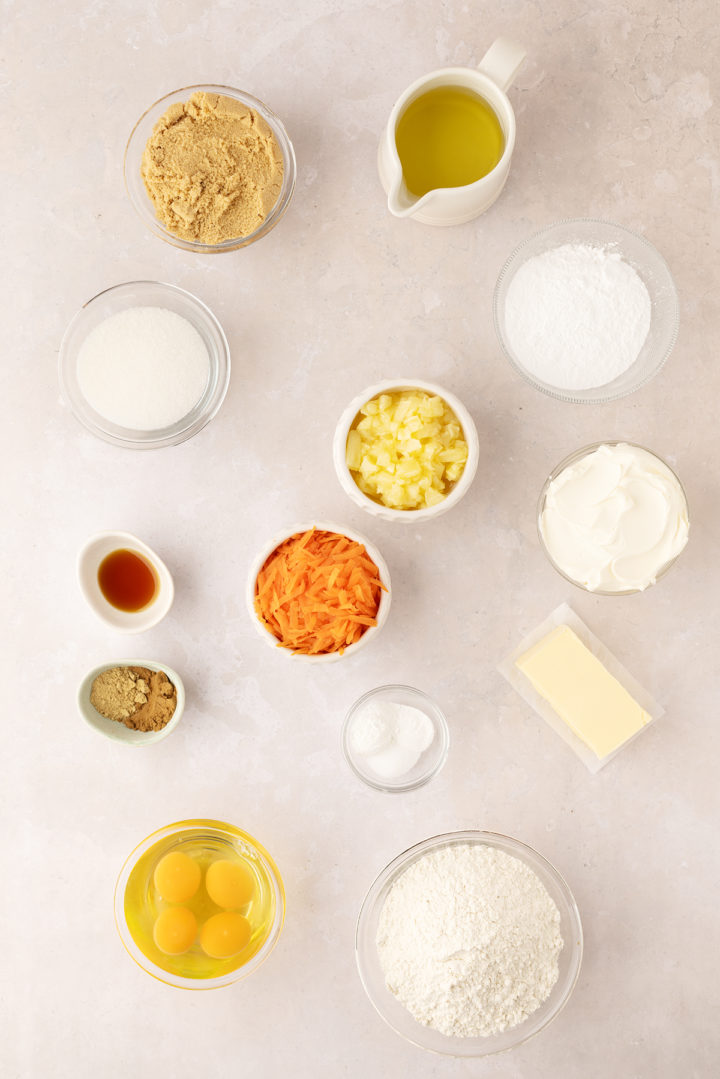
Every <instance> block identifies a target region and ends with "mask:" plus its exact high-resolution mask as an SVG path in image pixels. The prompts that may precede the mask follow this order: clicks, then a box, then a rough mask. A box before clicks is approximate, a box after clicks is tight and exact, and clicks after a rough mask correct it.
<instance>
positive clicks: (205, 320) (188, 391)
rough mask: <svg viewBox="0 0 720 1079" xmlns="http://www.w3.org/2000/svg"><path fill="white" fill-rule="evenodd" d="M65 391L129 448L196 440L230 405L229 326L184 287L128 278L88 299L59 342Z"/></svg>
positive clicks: (109, 436)
mask: <svg viewBox="0 0 720 1079" xmlns="http://www.w3.org/2000/svg"><path fill="white" fill-rule="evenodd" d="M59 374H60V388H61V390H62V394H63V397H64V398H65V401H66V402H67V404H68V405H69V406H70V408H71V410H72V412H73V414H74V416H75V418H76V419H77V420H79V422H80V423H81V424H82V425H83V426H84V427H85V428H87V430H88V431H90V432H92V434H94V435H95V436H96V437H97V438H102V439H104V440H105V441H106V442H112V443H113V444H114V445H116V446H123V447H124V448H126V449H140V450H143V449H145V450H147V449H160V448H161V447H164V446H177V445H178V444H179V443H180V442H185V441H186V440H187V439H188V438H192V436H193V435H196V434H197V433H198V431H200V430H202V428H203V427H205V425H206V424H207V423H209V422H210V420H211V419H212V418H213V416H214V415H215V414H216V413H217V411H218V409H219V408H220V405H221V404H222V402H223V400H224V397H225V394H226V392H227V388H228V382H229V380H230V350H229V348H228V343H227V339H226V337H225V334H224V332H223V328H222V326H221V325H220V323H219V322H218V320H217V319H216V318H215V316H214V315H213V313H212V311H211V310H210V309H209V308H208V307H206V306H205V304H204V303H203V302H202V301H201V300H199V299H197V297H195V296H193V295H192V294H191V293H189V292H186V291H185V290H184V289H181V288H178V287H177V286H175V285H166V284H163V283H162V282H160V281H128V282H126V283H125V284H122V285H115V286H114V287H113V288H109V289H106V290H105V291H104V292H100V293H99V294H98V295H97V296H94V297H93V298H92V299H91V300H88V302H87V303H86V304H84V305H83V307H81V308H80V310H79V311H78V313H77V314H76V315H75V317H74V318H73V320H72V322H71V323H70V325H69V326H68V328H67V330H66V331H65V336H64V337H63V340H62V344H61V346H60V362H59Z"/></svg>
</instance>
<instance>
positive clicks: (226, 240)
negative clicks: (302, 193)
mask: <svg viewBox="0 0 720 1079" xmlns="http://www.w3.org/2000/svg"><path fill="white" fill-rule="evenodd" d="M124 167H125V186H126V188H127V192H128V195H129V197H130V201H131V203H132V204H133V207H134V208H135V210H136V211H137V213H138V214H139V215H140V217H141V219H142V221H143V223H144V224H145V225H146V226H147V227H148V228H149V229H150V231H151V232H153V233H154V234H155V235H156V236H159V237H160V238H161V239H162V240H166V241H167V242H168V243H170V244H173V245H174V246H175V247H181V248H183V249H184V250H185V251H196V252H199V253H201V254H202V253H217V252H221V251H235V250H237V249H238V248H239V247H247V245H248V244H251V243H255V241H256V240H259V239H260V238H261V237H262V236H265V235H267V233H268V232H270V230H271V229H273V228H274V227H275V225H277V223H278V221H279V220H280V218H281V217H282V216H283V214H284V213H285V211H286V210H287V208H288V204H289V202H290V199H291V197H292V193H293V190H294V188H295V175H296V165H295V151H294V150H293V145H292V143H291V142H290V139H289V138H288V134H287V132H286V130H285V128H284V126H283V124H282V122H281V121H280V120H279V119H278V117H277V116H276V115H275V114H274V113H273V112H271V110H270V109H269V108H268V107H267V105H264V104H263V102H262V101H259V100H258V99H257V98H256V97H253V96H252V95H251V94H246V93H244V92H243V91H241V90H233V89H232V88H231V87H229V86H213V85H207V86H186V87H183V88H182V89H180V90H174V91H173V92H172V93H170V94H166V95H165V96H164V97H162V98H160V100H159V101H156V102H155V104H154V105H151V106H150V108H149V109H148V110H147V112H145V113H143V115H142V116H141V117H140V119H139V120H138V122H137V124H136V125H135V127H134V128H133V131H132V134H131V135H130V138H129V140H128V144H127V147H126V149H125V166H124Z"/></svg>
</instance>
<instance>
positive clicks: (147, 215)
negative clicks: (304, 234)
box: [123, 83, 297, 254]
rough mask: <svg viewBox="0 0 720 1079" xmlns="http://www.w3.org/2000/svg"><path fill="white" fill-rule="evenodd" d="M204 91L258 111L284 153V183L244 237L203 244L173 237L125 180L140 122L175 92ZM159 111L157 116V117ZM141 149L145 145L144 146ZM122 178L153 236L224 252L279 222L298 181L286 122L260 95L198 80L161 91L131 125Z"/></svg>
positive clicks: (183, 245)
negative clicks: (187, 84)
mask: <svg viewBox="0 0 720 1079" xmlns="http://www.w3.org/2000/svg"><path fill="white" fill-rule="evenodd" d="M201 91H202V92H205V93H217V94H224V95H225V96H227V97H232V98H235V100H236V101H242V103H243V104H244V105H249V106H250V108H252V109H254V110H255V111H256V112H258V113H260V115H261V116H262V118H263V119H264V120H265V121H266V122H267V123H268V124H269V126H270V127H271V128H272V130H273V133H274V134H275V136H276V138H277V140H278V144H279V146H280V149H281V152H282V155H283V168H284V174H283V185H282V189H281V191H280V195H279V196H278V200H277V202H276V203H275V205H274V206H273V208H272V209H271V211H270V213H269V214H268V215H267V217H266V218H265V220H264V221H263V222H262V224H261V225H258V227H257V228H256V229H255V231H254V232H251V233H249V234H248V235H247V236H237V237H234V238H233V239H230V240H224V241H223V242H222V243H219V244H202V243H198V242H197V241H194V240H185V239H183V237H181V236H176V235H175V234H174V233H172V232H170V231H169V229H166V228H165V227H164V226H163V225H162V224H161V223H160V221H158V220H157V218H156V217H155V214H154V212H153V211H152V209H151V205H152V204H151V203H150V199H149V197H148V205H145V204H144V203H141V202H138V200H137V199H136V197H135V194H134V192H133V189H132V185H131V184H130V182H129V180H128V175H129V167H130V166H129V160H128V159H129V156H130V154H131V152H132V150H133V149H134V144H135V139H136V138H139V137H140V135H139V129H140V126H141V124H142V123H143V121H144V120H145V119H146V118H147V117H148V116H149V114H150V113H152V112H154V111H155V110H156V109H158V108H159V107H160V106H162V105H164V104H165V103H166V102H167V103H168V105H169V104H170V101H169V99H170V98H174V97H175V96H176V95H178V94H188V95H189V94H193V93H197V92H201ZM160 115H161V113H159V115H158V119H159V118H160ZM143 149H144V146H143ZM123 180H124V183H125V191H126V193H127V196H128V198H129V200H130V204H131V206H132V207H133V209H134V210H135V212H136V214H137V215H138V217H139V218H140V220H141V221H142V222H143V224H144V225H145V226H146V228H148V229H149V230H150V231H151V232H152V233H153V234H154V235H155V236H158V237H159V238H160V239H161V240H165V241H166V243H169V244H171V245H172V246H173V247H179V248H182V250H184V251H194V252H195V253H197V254H223V253H224V252H226V251H237V250H239V249H240V248H242V247H247V246H248V245H249V244H252V243H254V242H255V241H256V240H259V239H261V238H262V237H263V236H265V235H266V234H267V233H268V232H270V231H271V230H272V229H273V228H274V227H275V225H277V223H278V221H280V220H281V218H282V217H284V215H285V212H286V210H287V208H288V206H289V205H290V201H291V199H292V196H293V192H294V191H295V183H296V180H297V161H296V158H295V148H294V146H293V144H292V141H291V140H290V136H289V135H288V133H287V131H286V130H285V125H284V124H283V122H282V120H281V119H280V117H279V116H277V115H276V114H275V113H274V112H273V111H272V109H270V108H268V106H267V105H266V104H265V103H264V102H263V101H261V100H260V99H259V98H257V97H254V95H253V94H249V93H247V92H246V91H245V90H238V89H237V88H236V87H233V86H224V85H222V84H220V83H198V84H196V85H192V86H180V87H178V88H177V89H176V90H170V91H169V92H168V93H166V94H163V96H162V97H159V98H158V99H157V101H154V102H153V103H152V105H149V106H148V107H147V108H146V109H145V111H144V112H143V113H142V115H141V116H140V117H139V119H138V120H137V121H136V122H135V124H134V125H133V129H132V131H131V132H130V135H129V136H128V140H127V143H126V144H125V152H124V154H123Z"/></svg>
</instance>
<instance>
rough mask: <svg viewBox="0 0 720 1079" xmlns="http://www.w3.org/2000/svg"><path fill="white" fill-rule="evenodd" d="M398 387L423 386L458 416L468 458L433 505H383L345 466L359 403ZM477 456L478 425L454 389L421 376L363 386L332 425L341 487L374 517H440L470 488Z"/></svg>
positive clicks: (401, 519)
mask: <svg viewBox="0 0 720 1079" xmlns="http://www.w3.org/2000/svg"><path fill="white" fill-rule="evenodd" d="M400 390H422V391H424V392H425V393H429V394H433V395H435V394H436V395H437V396H438V397H442V399H443V400H444V401H445V402H446V403H447V404H448V405H449V406H450V408H451V409H452V410H453V412H454V413H455V415H456V416H457V418H458V421H459V423H460V426H461V427H462V430H463V435H464V437H465V441H466V442H467V446H468V459H467V461H466V463H465V468H464V469H463V472H462V475H461V476H460V479H459V480H458V481H457V483H456V484H455V485H454V486H453V487H452V488H451V490H450V492H449V494H448V496H447V498H444V499H443V501H442V502H438V503H437V504H436V505H435V506H425V507H424V508H423V509H417V510H396V509H391V508H390V507H389V506H384V505H383V504H382V503H381V502H376V501H375V500H374V499H372V498H370V497H369V496H368V495H366V494H365V493H364V492H363V491H361V490H360V488H359V487H358V485H357V483H356V482H355V479H354V478H353V474H352V472H351V471H350V469H349V468H348V466H347V459H346V452H345V451H346V446H347V440H348V435H349V433H350V428H351V427H352V426H353V424H354V422H355V420H356V419H357V416H358V413H359V412H360V409H361V408H362V406H363V405H365V404H367V402H368V401H372V399H373V398H374V397H378V396H379V395H380V394H381V393H392V392H398V391H400ZM479 457H480V444H479V441H478V434H477V429H476V427H475V423H474V422H473V418H472V416H471V415H470V413H469V412H468V410H467V409H466V408H465V406H464V405H463V403H462V401H460V399H459V398H458V397H456V396H455V394H454V393H450V391H449V390H446V389H444V388H443V387H442V386H438V385H437V383H435V382H425V381H423V380H421V379H388V380H386V381H384V382H376V383H375V384H374V385H372V386H368V388H367V389H366V390H363V392H362V393H359V394H358V395H357V396H356V397H354V398H353V399H352V401H351V402H350V404H349V405H348V406H347V408H346V409H345V411H344V412H343V414H342V416H341V417H340V419H339V421H338V424H337V427H336V429H335V437H334V439H333V464H334V465H335V474H336V475H337V478H338V480H339V481H340V486H341V487H342V489H343V491H345V493H346V494H347V495H349V496H350V498H351V499H352V500H353V502H354V503H355V504H356V505H357V506H360V507H361V508H362V509H364V510H365V511H366V512H367V513H370V514H372V516H373V517H380V518H382V520H384V521H399V522H401V523H403V524H417V523H418V522H420V521H427V520H430V519H431V518H434V517H440V516H441V515H442V514H443V513H447V512H448V510H451V509H452V508H453V506H456V505H457V504H458V502H459V501H460V499H461V498H464V497H465V495H466V494H467V492H468V490H469V489H470V485H471V483H472V481H473V479H474V478H475V473H476V471H477V466H478V460H479Z"/></svg>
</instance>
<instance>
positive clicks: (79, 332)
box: [59, 281, 230, 450]
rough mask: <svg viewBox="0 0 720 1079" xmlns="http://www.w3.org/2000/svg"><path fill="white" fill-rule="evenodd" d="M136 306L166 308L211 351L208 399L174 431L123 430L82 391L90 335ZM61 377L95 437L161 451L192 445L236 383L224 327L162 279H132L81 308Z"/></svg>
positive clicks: (66, 343)
mask: <svg viewBox="0 0 720 1079" xmlns="http://www.w3.org/2000/svg"><path fill="white" fill-rule="evenodd" d="M131 307H161V308H165V309H166V310H168V311H172V312H174V313H175V314H176V315H180V316H181V317H182V318H184V319H187V321H188V322H189V323H190V324H191V325H192V326H193V327H194V328H195V330H197V332H198V333H199V334H200V337H201V338H202V340H203V342H204V344H205V347H206V349H207V353H208V358H209V373H208V380H207V383H206V385H205V389H204V391H203V393H202V396H201V397H200V399H199V400H198V401H197V402H196V403H195V405H193V407H192V408H191V409H190V411H189V412H188V413H187V414H186V415H185V416H183V417H182V418H181V419H179V420H178V421H177V422H176V423H173V424H171V425H170V426H169V427H159V428H155V429H148V430H138V429H135V428H130V427H123V426H120V424H117V423H114V422H113V421H112V420H109V419H107V417H105V416H103V415H102V414H101V413H99V412H97V411H96V410H95V409H94V408H93V407H92V405H91V404H90V403H89V401H88V400H87V398H86V397H85V395H84V394H83V392H82V389H81V388H80V382H79V380H78V357H79V355H80V350H81V348H82V346H83V344H84V342H85V339H86V338H87V336H88V334H89V333H90V332H91V331H92V330H94V329H95V327H96V326H98V325H99V324H100V323H101V322H104V321H105V319H106V318H109V317H110V316H111V315H117V314H118V313H119V312H120V311H125V310H127V309H128V308H131ZM59 375H60V389H61V391H62V394H63V397H64V398H65V400H66V402H67V404H68V405H69V406H70V409H71V410H72V413H73V415H74V416H75V419H76V420H78V421H79V422H80V423H81V424H82V425H83V427H85V428H87V430H88V431H90V432H91V433H92V434H93V435H95V436H96V437H97V438H101V439H103V440H104V441H105V442H111V443H112V444H113V445H115V446H122V447H123V448H124V449H131V450H155V449H161V448H162V447H164V446H177V445H179V444H180V443H181V442H185V441H187V439H188V438H192V436H193V435H196V434H197V433H198V431H201V430H202V429H203V427H205V425H206V424H207V423H209V422H210V420H211V419H212V418H213V416H215V415H216V413H217V411H218V409H219V408H220V406H221V404H222V403H223V400H224V399H225V394H226V393H227V388H228V384H229V382H230V349H229V347H228V343H227V338H226V337H225V333H224V331H223V328H222V326H221V325H220V323H219V322H218V320H217V319H216V318H215V316H214V314H213V313H212V311H211V310H210V308H209V307H206V306H205V304H204V303H203V302H202V301H201V300H199V299H198V298H197V297H196V296H193V295H192V294H191V293H190V292H186V291H185V289H182V288H178V287H177V286H176V285H166V284H165V283H164V282H162V281H128V282H126V283H124V284H122V285H114V286H113V287H112V288H108V289H105V290H104V292H99V293H98V294H97V296H93V298H92V299H91V300H88V301H87V303H86V304H83V306H82V307H81V308H80V310H79V311H78V313H77V314H76V315H75V317H74V318H73V320H72V322H71V323H70V325H69V326H68V328H67V330H66V331H65V336H64V337H63V339H62V344H61V345H60V360H59Z"/></svg>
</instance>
